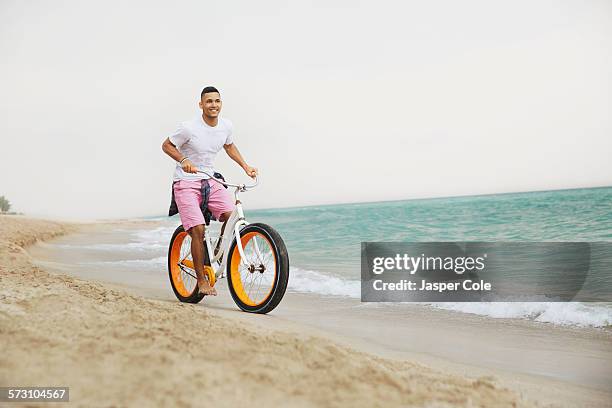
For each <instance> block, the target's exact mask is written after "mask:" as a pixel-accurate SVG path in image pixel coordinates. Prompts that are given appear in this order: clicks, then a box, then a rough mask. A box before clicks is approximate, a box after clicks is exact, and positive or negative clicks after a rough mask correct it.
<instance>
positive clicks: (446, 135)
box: [0, 0, 612, 219]
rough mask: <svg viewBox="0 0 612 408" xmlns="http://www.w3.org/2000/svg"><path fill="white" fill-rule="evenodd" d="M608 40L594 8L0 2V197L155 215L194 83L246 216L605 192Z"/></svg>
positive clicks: (190, 109) (604, 10)
mask: <svg viewBox="0 0 612 408" xmlns="http://www.w3.org/2000/svg"><path fill="white" fill-rule="evenodd" d="M611 50H612V3H611V2H609V1H605V0H601V1H580V0H576V1H556V0H555V1H531V0H530V1H486V0H483V1H461V2H458V1H453V0H448V1H418V2H417V1H414V2H404V1H376V2H374V1H370V2H357V1H311V2H306V1H303V2H287V1H273V2H270V1H256V2H254V1H242V2H205V1H201V0H200V1H192V2H180V1H177V2H167V1H165V2H158V3H157V4H156V3H155V2H152V1H146V2H145V1H142V2H124V1H103V2H102V1H97V2H93V1H57V0H54V1H27V2H25V1H7V0H0V56H1V57H0V137H1V147H0V195H5V196H6V197H7V198H8V199H9V200H10V201H11V202H12V203H13V207H14V209H15V210H17V211H24V212H26V213H28V214H32V215H39V216H52V217H61V218H79V219H83V218H108V217H131V216H141V215H155V214H164V213H165V212H166V211H167V207H168V203H169V194H170V184H171V176H172V170H173V166H174V164H173V162H172V160H171V159H170V158H169V157H167V156H165V154H163V152H162V151H161V148H160V146H161V142H162V141H163V140H164V139H165V138H166V137H167V136H168V135H169V134H171V132H172V131H173V130H174V129H175V127H176V125H177V123H178V122H180V121H183V120H186V119H190V118H192V117H193V116H195V115H196V114H197V113H198V108H197V101H198V98H199V93H200V90H201V88H202V87H203V86H205V85H209V84H210V85H215V86H217V87H218V88H219V89H220V90H221V94H222V97H223V100H224V108H223V114H224V116H225V117H227V118H229V119H231V120H232V121H233V123H234V127H235V142H236V145H237V146H238V147H239V148H240V150H241V151H242V153H243V155H244V156H245V158H246V159H247V161H248V162H249V163H250V164H252V165H255V166H257V167H259V168H260V172H261V185H260V187H258V188H257V189H255V190H254V191H253V192H249V193H247V194H246V195H243V201H244V202H245V206H246V208H247V209H248V208H262V207H284V206H298V205H310V204H323V203H339V202H355V201H381V200H394V199H409V198H418V197H435V196H452V195H471V194H486V193H499V192H513V191H530V190H549V189H561V188H574V187H593V186H605V185H612V160H611V156H612V124H611V120H610V113H611V112H612V106H611V95H612V92H611V91H612V86H611V73H612V59H611V52H612V51H611ZM216 163H217V168H218V169H219V170H221V171H222V172H223V173H224V174H225V175H226V177H227V178H229V179H234V180H247V179H246V176H243V175H241V171H242V170H240V169H239V168H238V167H237V166H236V165H235V164H233V162H231V161H230V160H229V159H228V158H227V156H226V155H225V153H224V152H223V151H222V152H220V154H219V157H218V159H217V162H216Z"/></svg>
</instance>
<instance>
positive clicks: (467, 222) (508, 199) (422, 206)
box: [247, 187, 612, 326]
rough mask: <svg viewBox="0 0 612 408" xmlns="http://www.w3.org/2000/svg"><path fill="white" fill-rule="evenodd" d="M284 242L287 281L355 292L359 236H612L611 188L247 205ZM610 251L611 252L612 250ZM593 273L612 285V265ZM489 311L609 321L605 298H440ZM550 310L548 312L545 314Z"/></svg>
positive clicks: (406, 238) (463, 308) (549, 238)
mask: <svg viewBox="0 0 612 408" xmlns="http://www.w3.org/2000/svg"><path fill="white" fill-rule="evenodd" d="M247 216H248V219H249V221H251V222H256V221H261V222H266V223H268V224H270V225H272V226H274V227H275V228H276V229H277V230H278V231H279V232H280V233H281V235H282V236H283V238H284V239H285V242H286V244H287V247H288V250H289V253H290V258H291V265H292V267H293V268H294V269H293V271H292V275H291V278H292V280H293V285H292V287H293V288H295V289H297V290H304V291H312V292H318V293H323V294H329V295H337V296H352V297H359V293H360V292H359V290H360V287H359V279H360V243H361V242H362V241H399V242H427V241H429V242H431V241H612V187H605V188H586V189H572V190H556V191H542V192H526V193H511V194H496V195H483V196H467V197H450V198H435V199H420V200H406V201H391V202H376V203H359V204H338V205H326V206H313V207H300V208H284V209H269V210H257V211H249V212H248V213H247ZM611 255H612V254H611ZM606 272H607V274H606V275H605V276H600V277H598V279H599V281H600V282H602V284H604V285H608V287H607V289H608V293H609V291H610V290H612V271H606ZM436 306H438V307H444V308H449V309H454V310H458V311H464V312H475V313H481V314H486V315H490V316H494V317H525V318H533V319H539V320H541V321H552V322H556V323H567V324H584V325H595V326H606V325H610V324H611V322H612V314H611V313H610V312H611V309H610V307H609V306H610V305H608V304H601V303H600V304H591V303H589V304H585V305H580V304H575V303H572V304H547V305H539V304H526V303H525V304H523V303H516V304H510V303H507V304H499V303H498V304H477V305H474V304H440V305H436ZM547 314H548V315H547Z"/></svg>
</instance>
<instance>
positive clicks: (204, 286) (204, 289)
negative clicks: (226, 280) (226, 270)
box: [198, 280, 217, 296]
mask: <svg viewBox="0 0 612 408" xmlns="http://www.w3.org/2000/svg"><path fill="white" fill-rule="evenodd" d="M198 288H199V291H200V293H201V294H202V295H210V296H217V289H215V288H213V287H211V286H210V285H209V284H208V281H207V280H204V281H202V282H198Z"/></svg>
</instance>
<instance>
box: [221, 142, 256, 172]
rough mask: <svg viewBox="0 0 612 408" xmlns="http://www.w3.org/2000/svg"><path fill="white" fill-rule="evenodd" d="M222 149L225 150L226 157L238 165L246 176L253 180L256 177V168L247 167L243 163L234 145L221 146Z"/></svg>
mask: <svg viewBox="0 0 612 408" xmlns="http://www.w3.org/2000/svg"><path fill="white" fill-rule="evenodd" d="M223 148H224V149H225V152H226V153H227V155H228V156H229V157H231V158H232V160H233V161H235V162H236V163H238V165H239V166H240V167H242V168H243V169H244V171H245V173H246V174H248V175H249V176H250V177H252V178H255V176H257V173H258V171H257V168H255V167H251V166H249V165H248V164H247V163H246V162H245V161H244V159H243V158H242V155H241V154H240V151H239V150H238V148H237V147H236V144H235V143H231V144H228V145H223Z"/></svg>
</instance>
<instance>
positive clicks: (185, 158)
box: [179, 157, 189, 164]
mask: <svg viewBox="0 0 612 408" xmlns="http://www.w3.org/2000/svg"><path fill="white" fill-rule="evenodd" d="M188 158H189V157H183V160H181V161H180V162H179V164H183V162H184V161H185V160H187V159H188Z"/></svg>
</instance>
